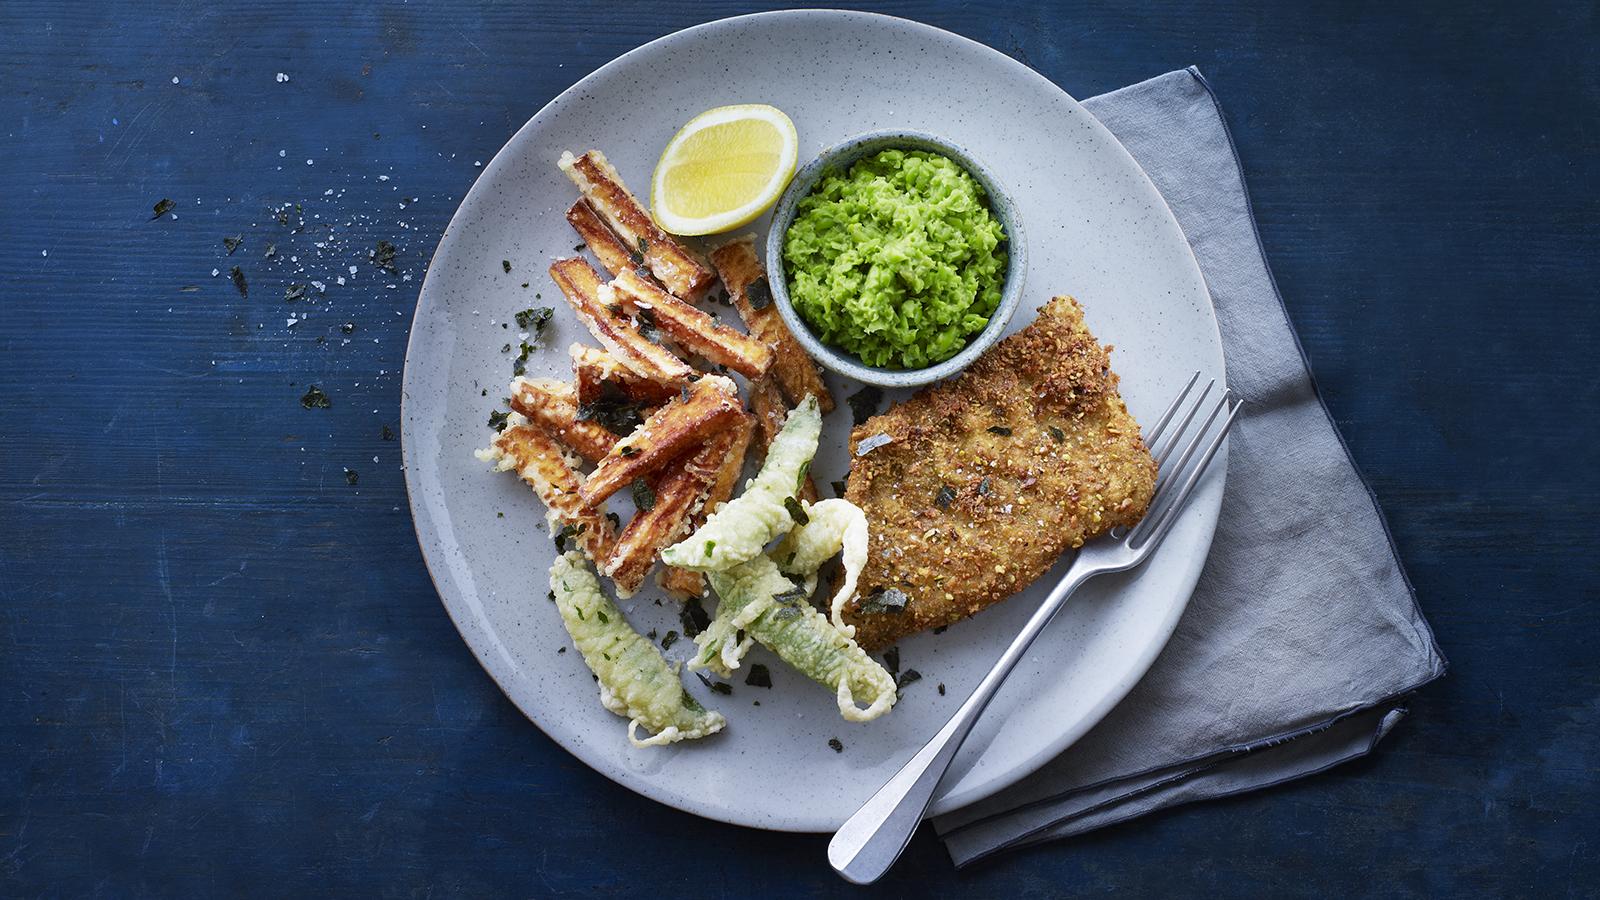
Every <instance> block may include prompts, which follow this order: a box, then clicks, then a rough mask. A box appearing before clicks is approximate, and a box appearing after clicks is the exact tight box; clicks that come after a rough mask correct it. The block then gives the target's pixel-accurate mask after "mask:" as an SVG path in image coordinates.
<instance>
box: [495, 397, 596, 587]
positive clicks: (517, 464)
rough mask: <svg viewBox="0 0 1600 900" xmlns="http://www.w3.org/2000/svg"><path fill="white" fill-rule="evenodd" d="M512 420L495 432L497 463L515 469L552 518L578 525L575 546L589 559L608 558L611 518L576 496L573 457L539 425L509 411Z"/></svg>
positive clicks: (580, 481)
mask: <svg viewBox="0 0 1600 900" xmlns="http://www.w3.org/2000/svg"><path fill="white" fill-rule="evenodd" d="M513 420H514V421H513V423H512V425H511V426H509V427H507V428H506V429H505V430H504V431H502V432H500V433H499V434H498V435H496V436H495V439H494V444H493V450H494V453H495V454H497V455H498V457H499V461H498V464H499V467H500V468H501V469H506V470H511V471H514V472H516V473H517V475H518V476H519V477H521V478H522V480H523V481H525V482H527V483H528V486H529V487H532V488H533V492H534V493H535V494H537V495H538V496H539V499H540V500H542V501H544V505H545V507H546V508H547V509H548V510H549V516H550V518H551V519H552V520H553V521H554V522H560V523H562V524H565V525H571V526H573V527H575V528H577V529H578V535H577V541H578V546H580V547H582V548H583V552H584V553H587V554H588V555H589V558H590V559H592V560H596V561H599V560H604V559H609V558H610V556H611V549H612V546H613V544H615V542H616V539H617V533H616V530H615V529H614V528H613V527H612V525H611V520H610V519H607V518H606V517H605V515H604V514H602V513H600V512H598V511H596V510H593V509H590V508H587V507H585V506H584V505H583V502H582V501H581V500H580V499H579V494H580V492H581V490H582V487H583V476H582V475H580V474H578V470H577V467H576V462H577V461H576V460H574V459H572V458H570V457H569V456H568V455H567V451H566V450H565V448H563V447H562V446H561V444H559V443H558V442H557V441H556V439H555V438H554V437H553V436H551V435H550V434H549V433H548V432H546V431H545V430H544V429H543V428H540V427H539V426H537V425H534V424H531V423H529V422H528V421H527V420H526V419H523V418H522V417H521V416H517V415H513Z"/></svg>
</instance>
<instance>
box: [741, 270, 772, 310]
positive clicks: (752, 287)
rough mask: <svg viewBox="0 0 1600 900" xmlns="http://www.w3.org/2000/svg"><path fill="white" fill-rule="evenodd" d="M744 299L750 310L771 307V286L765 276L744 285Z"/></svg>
mask: <svg viewBox="0 0 1600 900" xmlns="http://www.w3.org/2000/svg"><path fill="white" fill-rule="evenodd" d="M744 299H745V301H746V302H747V303H749V304H750V308H751V309H766V308H767V307H769V306H771V305H772V285H770V284H767V277H766V276H765V275H763V276H761V277H760V278H757V279H756V280H755V281H752V282H750V283H749V284H747V285H745V288H744Z"/></svg>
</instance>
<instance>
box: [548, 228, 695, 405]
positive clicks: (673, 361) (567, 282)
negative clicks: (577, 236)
mask: <svg viewBox="0 0 1600 900" xmlns="http://www.w3.org/2000/svg"><path fill="white" fill-rule="evenodd" d="M550 277H551V278H553V279H555V282H556V285H557V286H559V287H560V288H561V293H563V294H565V295H566V298H567V302H568V303H569V304H571V306H572V311H573V312H575V313H577V314H578V319H579V320H580V321H582V322H583V324H584V327H586V328H588V329H589V333H590V334H593V335H594V336H595V339H596V340H598V341H599V342H600V343H601V344H602V345H604V346H605V348H606V349H607V350H609V351H611V355H612V356H615V357H616V358H617V361H618V362H620V363H622V364H623V365H624V366H627V367H628V368H629V369H630V370H631V371H633V372H634V373H635V374H637V375H639V376H641V377H643V378H649V379H652V380H655V381H662V382H667V383H669V384H671V383H676V382H681V381H685V380H687V379H688V377H689V376H690V375H692V374H694V370H693V369H690V368H689V365H688V363H685V362H684V361H683V360H681V359H679V358H678V357H676V356H674V355H672V352H671V351H669V350H667V349H666V348H665V347H662V346H661V345H660V344H656V343H654V342H652V341H650V340H648V339H646V338H645V337H644V335H642V334H640V333H639V329H638V328H637V327H636V326H635V325H634V323H633V321H632V320H631V319H629V318H627V317H626V316H624V315H622V312H621V307H620V305H619V306H618V308H617V309H616V310H612V309H608V308H607V303H606V300H605V297H604V295H605V294H607V293H609V288H608V287H607V286H606V285H605V284H604V283H603V282H602V281H601V280H600V273H599V272H596V271H595V270H594V267H593V266H591V265H589V263H588V261H587V260H585V259H583V258H581V257H577V256H573V257H568V258H566V259H558V260H556V261H555V262H553V263H551V264H550Z"/></svg>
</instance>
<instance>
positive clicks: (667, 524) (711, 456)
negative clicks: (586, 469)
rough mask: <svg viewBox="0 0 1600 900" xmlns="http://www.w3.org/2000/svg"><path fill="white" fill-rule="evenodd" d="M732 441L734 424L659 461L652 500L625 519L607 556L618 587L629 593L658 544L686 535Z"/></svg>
mask: <svg viewBox="0 0 1600 900" xmlns="http://www.w3.org/2000/svg"><path fill="white" fill-rule="evenodd" d="M732 441H733V431H732V430H726V431H722V432H719V433H718V434H717V435H715V436H714V437H712V438H711V440H709V441H706V442H705V443H704V444H701V445H700V446H699V447H697V448H695V449H692V450H690V451H689V452H687V453H685V454H683V455H682V456H680V457H678V458H677V459H676V460H674V461H673V462H670V463H668V464H667V465H666V466H664V467H663V469H662V475H661V477H660V478H659V479H657V480H656V483H655V485H654V487H653V490H654V492H655V505H653V506H651V507H650V508H649V509H648V510H641V511H640V512H639V513H638V514H637V515H635V516H634V517H633V518H632V519H631V520H629V522H628V525H627V527H625V528H623V529H622V534H620V535H618V536H617V544H616V547H615V548H614V549H613V550H612V551H611V559H609V560H608V561H607V562H606V565H605V569H604V571H605V574H606V575H608V576H610V577H611V580H612V581H614V582H616V585H617V590H618V591H619V592H621V593H623V594H632V593H634V592H635V591H637V590H639V586H640V585H641V584H644V578H645V576H646V575H648V574H650V567H651V566H654V565H655V562H656V555H657V554H659V553H660V552H661V548H662V547H665V546H667V545H668V544H671V543H674V542H676V541H677V540H678V538H680V537H682V536H683V535H684V533H685V531H686V530H687V528H688V526H689V523H690V521H691V520H692V518H693V516H694V514H695V512H696V511H698V510H699V508H700V506H701V505H702V504H703V503H704V502H705V499H706V492H707V491H708V490H710V488H711V485H712V482H714V481H715V480H716V478H717V470H718V468H719V467H720V466H721V464H722V459H723V457H725V456H727V455H728V446H729V444H731V443H732Z"/></svg>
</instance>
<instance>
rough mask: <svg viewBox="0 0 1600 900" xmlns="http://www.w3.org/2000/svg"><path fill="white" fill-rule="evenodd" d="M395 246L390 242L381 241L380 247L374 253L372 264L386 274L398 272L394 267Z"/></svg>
mask: <svg viewBox="0 0 1600 900" xmlns="http://www.w3.org/2000/svg"><path fill="white" fill-rule="evenodd" d="M395 253H396V250H395V246H394V245H393V244H391V243H389V242H388V241H379V242H378V246H377V247H376V248H374V249H373V251H372V263H373V265H376V266H377V267H378V268H380V269H383V270H384V271H385V272H391V273H392V272H398V271H399V270H398V269H396V268H395V266H394V255H395Z"/></svg>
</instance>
